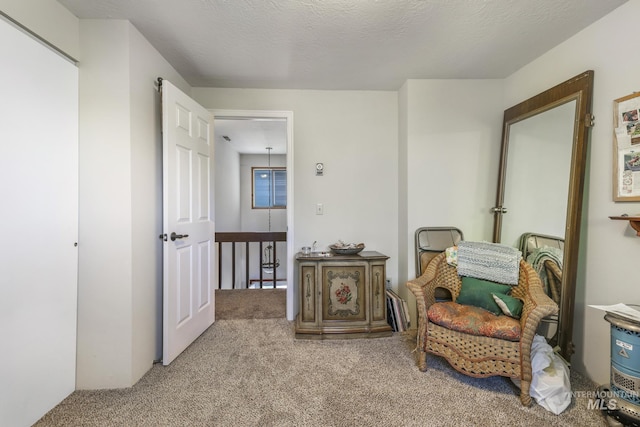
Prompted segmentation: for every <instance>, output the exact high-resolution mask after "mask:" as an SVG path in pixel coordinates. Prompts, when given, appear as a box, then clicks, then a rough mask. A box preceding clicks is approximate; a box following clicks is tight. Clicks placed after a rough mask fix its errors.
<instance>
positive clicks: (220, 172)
mask: <svg viewBox="0 0 640 427" xmlns="http://www.w3.org/2000/svg"><path fill="white" fill-rule="evenodd" d="M214 127H215V122H214ZM217 136H218V135H216V138H215V144H216V145H215V175H216V179H215V190H214V191H215V198H216V206H215V220H216V231H238V230H240V154H239V153H238V152H237V151H236V150H234V149H232V148H231V147H229V144H228V143H227V142H226V141H220V139H221V138H218V137H217Z"/></svg>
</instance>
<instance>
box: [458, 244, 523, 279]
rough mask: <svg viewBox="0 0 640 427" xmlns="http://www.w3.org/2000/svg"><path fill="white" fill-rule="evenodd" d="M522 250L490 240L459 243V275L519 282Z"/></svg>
mask: <svg viewBox="0 0 640 427" xmlns="http://www.w3.org/2000/svg"><path fill="white" fill-rule="evenodd" d="M521 259H522V252H520V251H519V250H518V249H516V248H513V247H511V246H505V245H501V244H498V243H488V242H470V241H465V240H463V241H461V242H459V243H458V275H459V276H468V277H475V278H478V279H484V280H490V281H492V282H498V283H505V284H508V285H516V284H518V276H519V272H520V260H521Z"/></svg>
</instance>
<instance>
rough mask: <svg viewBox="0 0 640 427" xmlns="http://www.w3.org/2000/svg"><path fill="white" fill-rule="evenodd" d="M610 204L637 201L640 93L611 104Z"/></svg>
mask: <svg viewBox="0 0 640 427" xmlns="http://www.w3.org/2000/svg"><path fill="white" fill-rule="evenodd" d="M613 130H614V135H613V200H614V201H616V202H637V201H640V93H639V92H634V93H632V94H631V95H627V96H623V97H622V98H618V99H616V100H614V101H613Z"/></svg>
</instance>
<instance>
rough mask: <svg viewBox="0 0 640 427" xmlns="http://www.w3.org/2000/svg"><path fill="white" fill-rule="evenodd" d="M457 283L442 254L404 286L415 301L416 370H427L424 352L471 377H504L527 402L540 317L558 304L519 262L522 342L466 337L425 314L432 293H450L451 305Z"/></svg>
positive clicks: (517, 289)
mask: <svg viewBox="0 0 640 427" xmlns="http://www.w3.org/2000/svg"><path fill="white" fill-rule="evenodd" d="M461 283H462V282H461V279H460V277H459V276H458V274H457V270H456V268H455V267H452V266H450V265H449V264H447V261H446V257H445V254H444V253H442V254H440V255H438V256H436V257H435V258H434V259H433V260H431V262H430V263H429V264H428V265H427V269H426V271H425V272H424V274H422V276H420V277H418V278H416V279H414V280H411V281H409V282H407V287H408V288H409V289H410V290H411V292H412V293H413V294H414V295H415V296H416V299H417V303H418V336H417V351H418V367H419V369H420V370H421V371H426V370H427V352H429V353H433V354H436V355H438V356H442V357H444V358H445V359H447V361H448V362H449V363H450V364H451V366H452V367H453V368H455V369H456V370H458V371H460V372H461V373H463V374H465V375H469V376H472V377H478V378H483V377H490V376H496V375H500V376H504V377H511V378H517V379H519V380H520V387H521V389H520V401H521V402H522V404H523V405H525V406H529V405H530V404H531V396H530V395H529V387H530V385H531V378H532V372H531V358H530V356H531V343H532V341H533V337H534V335H535V332H536V329H537V328H538V323H539V322H540V319H542V318H543V317H545V316H548V315H550V314H554V313H557V312H558V306H557V304H556V303H554V302H553V301H552V300H551V298H549V297H548V296H547V295H546V294H545V293H544V291H543V289H542V285H541V283H540V278H539V277H538V275H537V273H536V272H535V271H534V270H533V268H532V267H531V266H530V265H529V264H528V263H526V262H525V261H521V262H520V275H519V280H518V284H517V285H515V286H514V287H513V289H512V290H511V295H512V296H513V297H516V298H519V299H521V300H522V301H523V302H524V307H523V309H522V316H521V318H520V328H521V333H520V341H517V342H516V341H507V340H504V339H499V338H491V337H485V336H476V335H470V334H466V333H462V332H458V331H453V330H450V329H447V328H445V327H442V326H439V325H437V324H435V323H432V322H431V321H429V318H428V316H427V312H428V310H429V308H430V307H431V306H432V305H434V304H436V298H435V289H436V288H445V289H447V290H448V291H449V292H451V296H452V299H453V301H455V300H456V298H457V297H458V295H459V293H460V288H461Z"/></svg>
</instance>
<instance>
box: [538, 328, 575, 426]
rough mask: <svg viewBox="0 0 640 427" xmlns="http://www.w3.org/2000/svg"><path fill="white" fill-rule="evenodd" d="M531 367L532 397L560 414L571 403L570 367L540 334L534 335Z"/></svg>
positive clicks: (546, 407)
mask: <svg viewBox="0 0 640 427" xmlns="http://www.w3.org/2000/svg"><path fill="white" fill-rule="evenodd" d="M531 368H532V371H533V378H532V379H531V388H530V389H529V393H530V394H531V397H533V398H534V399H535V400H536V402H538V404H539V405H540V406H542V407H543V408H545V409H546V410H548V411H550V412H553V413H554V414H556V415H559V414H560V413H562V411H564V410H565V409H567V407H568V406H569V405H570V404H571V383H570V381H569V368H568V367H567V365H566V364H565V362H564V360H562V358H561V357H560V356H558V355H557V354H555V353H554V352H553V349H552V348H551V346H550V345H549V344H547V341H546V340H545V339H544V338H543V337H541V336H540V335H536V336H535V337H533V343H532V345H531Z"/></svg>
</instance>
